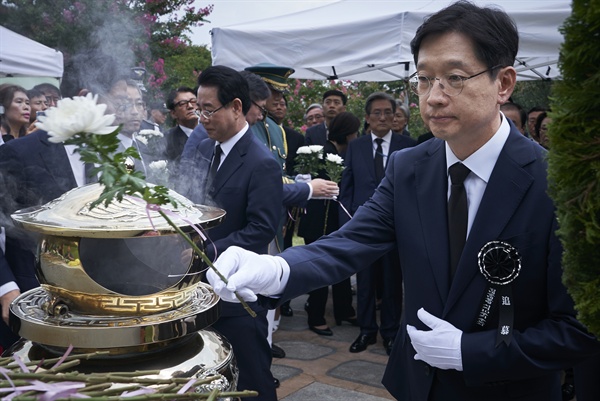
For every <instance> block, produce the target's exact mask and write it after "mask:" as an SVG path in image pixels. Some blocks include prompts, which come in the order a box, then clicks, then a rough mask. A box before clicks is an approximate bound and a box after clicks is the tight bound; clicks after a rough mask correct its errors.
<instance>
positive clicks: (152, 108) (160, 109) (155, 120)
mask: <svg viewBox="0 0 600 401" xmlns="http://www.w3.org/2000/svg"><path fill="white" fill-rule="evenodd" d="M146 110H147V115H146V118H144V119H143V120H142V125H141V127H140V130H143V129H153V130H158V131H160V132H164V130H165V122H166V121H167V116H168V115H169V109H167V105H166V104H165V102H163V101H160V100H158V101H154V102H150V103H149V104H148V107H147V109H146Z"/></svg>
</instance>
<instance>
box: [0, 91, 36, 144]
mask: <svg viewBox="0 0 600 401" xmlns="http://www.w3.org/2000/svg"><path fill="white" fill-rule="evenodd" d="M0 106H2V108H3V109H4V112H3V113H4V114H2V115H1V119H2V122H1V123H0V131H1V132H2V136H3V137H4V136H5V135H10V136H11V137H12V138H20V137H23V136H25V135H27V129H28V128H29V118H30V116H31V106H30V105H29V98H28V97H27V90H25V88H23V87H22V86H19V85H11V84H4V85H1V86H0ZM10 139H11V138H10V137H9V136H7V137H6V140H5V142H6V141H7V140H10Z"/></svg>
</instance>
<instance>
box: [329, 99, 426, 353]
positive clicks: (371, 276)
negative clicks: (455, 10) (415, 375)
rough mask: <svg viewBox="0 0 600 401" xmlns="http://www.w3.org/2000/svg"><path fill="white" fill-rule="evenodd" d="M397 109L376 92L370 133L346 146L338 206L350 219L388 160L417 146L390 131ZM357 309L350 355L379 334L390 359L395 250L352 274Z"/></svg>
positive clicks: (396, 296)
mask: <svg viewBox="0 0 600 401" xmlns="http://www.w3.org/2000/svg"><path fill="white" fill-rule="evenodd" d="M396 106H397V104H396V101H395V100H394V98H392V97H391V96H390V95H388V94H386V93H383V92H375V93H373V94H371V95H370V96H369V97H368V98H367V101H366V103H365V120H366V121H367V122H368V123H369V128H370V130H371V132H370V135H363V136H362V137H360V138H358V139H356V140H355V141H352V142H350V144H349V145H348V151H347V152H346V158H345V165H346V168H345V169H344V172H343V175H342V184H341V185H340V188H341V189H340V202H342V204H343V205H344V206H345V207H346V208H347V210H348V211H349V212H350V213H351V214H354V213H356V211H357V209H358V208H359V207H360V206H362V205H363V204H364V203H365V202H366V201H367V200H368V199H369V198H370V197H371V196H372V195H373V192H375V189H376V188H377V186H378V185H379V183H380V182H381V179H382V178H383V176H382V175H381V174H383V172H384V171H385V167H386V166H387V160H388V159H389V157H390V155H391V154H392V153H393V152H395V151H397V150H400V149H404V148H408V147H411V146H415V145H416V141H415V140H413V139H411V138H409V137H407V136H404V135H402V134H401V133H396V132H392V120H393V118H394V113H395V112H396ZM378 163H379V165H377V164H378ZM348 219H349V217H348V215H347V214H346V213H345V212H343V211H341V213H340V222H341V223H342V224H343V223H344V222H346V221H347V220H348ZM378 286H380V287H381V313H380V318H381V325H380V326H378V325H377V316H376V299H377V287H378ZM356 304H357V318H358V324H359V326H360V335H359V336H358V338H357V339H356V340H355V341H354V342H353V343H352V345H351V346H350V352H361V351H364V350H365V349H367V346H368V345H370V344H374V343H375V341H376V337H377V331H379V333H380V334H381V337H382V339H383V346H384V348H385V349H386V352H387V354H388V355H389V354H390V352H391V350H392V346H393V344H394V339H395V338H396V333H397V332H398V328H399V326H400V315H401V313H402V273H401V271H400V261H399V260H398V251H397V250H396V249H395V250H394V251H392V252H390V253H388V254H386V255H384V256H383V257H381V258H379V259H377V260H376V261H375V263H373V265H371V266H370V267H368V268H366V269H364V270H361V271H359V272H358V273H357V274H356Z"/></svg>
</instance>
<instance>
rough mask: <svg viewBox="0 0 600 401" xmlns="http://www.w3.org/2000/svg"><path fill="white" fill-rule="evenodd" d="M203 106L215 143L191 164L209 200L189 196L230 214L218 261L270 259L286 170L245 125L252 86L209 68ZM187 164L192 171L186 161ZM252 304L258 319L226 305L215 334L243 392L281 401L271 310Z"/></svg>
mask: <svg viewBox="0 0 600 401" xmlns="http://www.w3.org/2000/svg"><path fill="white" fill-rule="evenodd" d="M198 103H199V107H200V116H201V120H202V124H203V125H204V127H205V128H206V131H207V133H208V136H209V139H206V140H204V141H202V142H201V143H200V144H199V145H198V147H197V149H196V152H195V154H194V155H193V159H192V163H191V164H190V165H197V166H198V169H199V171H203V172H204V174H196V173H194V174H193V175H192V176H190V180H193V181H194V183H196V184H199V185H202V183H203V182H204V179H202V178H200V179H198V177H206V192H205V194H203V195H197V194H195V193H193V192H190V191H188V193H187V194H186V193H184V194H185V195H187V196H188V197H189V198H190V199H191V200H193V201H195V202H198V203H209V204H210V203H214V204H215V205H216V206H218V207H221V208H223V209H225V211H226V212H227V218H226V219H225V220H224V221H223V222H222V223H221V224H220V225H218V226H217V227H214V228H212V229H211V230H210V231H209V232H208V235H209V237H210V240H211V242H212V243H213V244H214V246H215V248H216V255H220V254H221V253H222V252H224V251H225V250H226V249H227V248H229V247H230V246H232V245H237V246H240V247H242V248H244V249H247V250H251V251H254V252H260V253H266V252H267V250H268V245H269V242H271V241H272V239H273V237H274V236H275V232H276V231H277V227H278V225H279V220H280V216H281V212H280V208H281V202H282V184H281V169H280V167H279V165H278V163H277V161H276V160H275V159H274V158H273V156H272V155H271V153H270V152H269V150H268V149H266V148H265V146H263V145H262V144H261V143H259V142H258V141H257V140H256V139H255V137H254V134H253V132H252V131H251V130H250V127H249V125H248V123H247V122H246V114H247V113H248V111H249V109H250V108H251V106H252V103H251V100H250V95H249V91H248V83H247V82H246V80H245V79H244V78H243V77H242V76H241V74H240V73H238V72H236V71H234V70H232V69H230V68H228V67H223V66H214V67H210V68H208V69H206V70H204V71H203V72H202V74H201V75H200V77H199V79H198ZM184 163H185V165H186V166H187V165H188V161H187V160H184ZM206 172H208V174H206ZM273 205H280V206H279V207H273ZM207 250H208V251H209V252H208V255H209V257H214V256H216V255H214V254H213V253H214V252H212V247H211V246H209V247H208V249H207ZM258 269H259V270H260V269H261V267H258ZM249 304H250V306H251V307H252V309H254V311H255V312H256V313H257V317H256V318H252V317H251V316H250V315H249V314H248V313H247V312H246V311H245V310H244V309H243V308H242V307H241V305H240V304H239V303H232V302H221V316H220V318H219V320H218V321H217V322H216V323H215V324H214V325H213V327H214V328H215V329H217V330H219V331H220V332H221V333H222V334H223V335H224V336H225V337H226V338H227V339H228V340H229V342H230V343H231V345H232V347H233V352H234V354H235V356H236V359H237V362H238V367H239V369H240V377H239V382H238V388H239V389H248V390H257V391H258V392H259V394H260V395H259V396H258V398H257V399H259V400H270V401H275V400H277V395H276V393H275V385H274V379H273V376H272V374H271V371H270V366H271V358H272V357H271V347H270V345H269V343H268V342H267V319H266V314H267V310H266V309H265V308H263V307H261V306H260V305H258V303H257V302H250V303H249Z"/></svg>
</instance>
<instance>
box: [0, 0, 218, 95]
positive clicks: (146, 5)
mask: <svg viewBox="0 0 600 401" xmlns="http://www.w3.org/2000/svg"><path fill="white" fill-rule="evenodd" d="M193 2H194V0H78V1H74V0H53V1H35V0H3V1H2V2H0V24H2V25H3V26H5V27H6V28H8V29H11V30H13V31H15V32H17V33H20V34H22V35H24V36H27V37H29V38H31V39H33V40H35V41H38V42H40V43H43V44H45V45H46V46H49V47H52V48H55V49H58V50H60V51H61V52H63V54H64V55H65V61H68V60H69V59H70V57H71V56H73V55H75V54H77V53H79V52H81V51H85V50H88V49H99V50H101V51H103V52H104V53H105V54H109V55H112V56H115V57H118V58H119V59H120V60H121V61H122V63H123V64H124V65H131V66H142V67H144V68H146V70H147V72H148V87H149V89H150V90H151V91H153V92H160V90H161V89H162V88H163V87H164V85H165V84H167V79H168V76H167V74H166V72H165V69H164V66H165V62H164V60H166V59H170V58H172V57H177V56H180V55H182V54H184V53H185V49H186V48H187V47H188V45H189V44H190V40H189V37H188V36H187V35H188V34H189V33H190V29H191V28H192V27H194V26H198V25H201V24H202V22H203V21H205V18H206V17H207V16H208V15H209V14H210V13H211V11H212V5H211V6H207V7H205V8H201V9H196V8H195V7H193V6H192V4H193ZM175 11H177V12H175Z"/></svg>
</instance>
